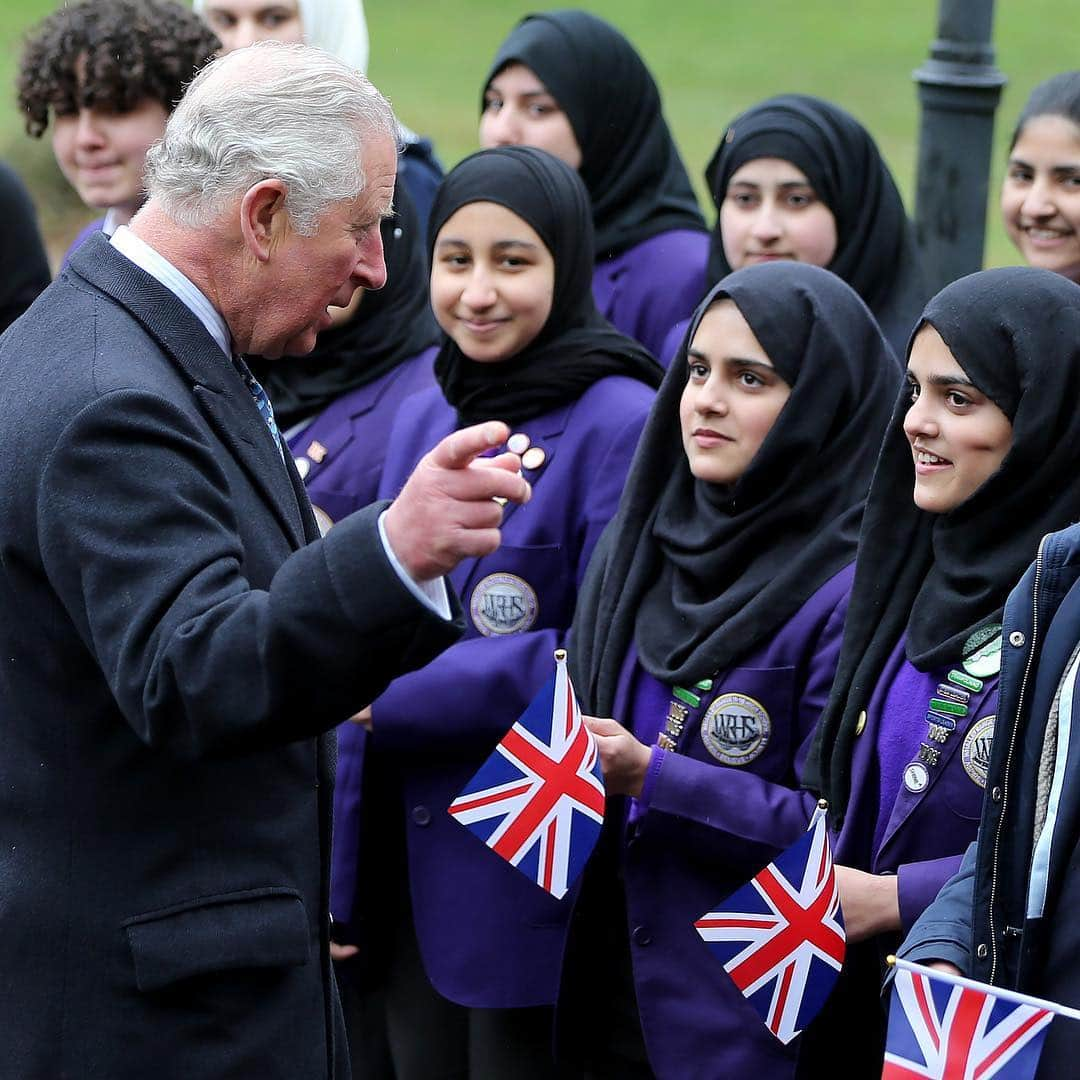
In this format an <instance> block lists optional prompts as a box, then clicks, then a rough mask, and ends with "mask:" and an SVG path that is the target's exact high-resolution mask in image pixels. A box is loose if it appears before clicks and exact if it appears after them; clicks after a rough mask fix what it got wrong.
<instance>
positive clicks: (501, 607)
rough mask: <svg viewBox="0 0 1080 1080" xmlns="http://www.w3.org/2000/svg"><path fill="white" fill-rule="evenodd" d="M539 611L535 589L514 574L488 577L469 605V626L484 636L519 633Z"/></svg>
mask: <svg viewBox="0 0 1080 1080" xmlns="http://www.w3.org/2000/svg"><path fill="white" fill-rule="evenodd" d="M539 610H540V605H539V604H538V603H537V600H536V590H535V589H534V588H533V587H532V586H531V585H530V584H529V583H528V582H527V581H526V580H525V579H524V578H519V577H518V576H517V575H516V574H488V576H487V577H486V578H484V579H483V581H481V582H480V583H479V584H478V585H477V586H476V588H475V589H473V594H472V600H471V601H470V603H469V611H470V612H471V614H472V621H473V625H474V626H475V627H476V629H477V630H479V631H480V633H481V634H483V635H484V636H485V637H498V636H499V635H501V634H520V633H521V632H522V631H523V630H528V629H529V627H530V626H532V624H533V623H534V622H536V616H537V614H538V612H539Z"/></svg>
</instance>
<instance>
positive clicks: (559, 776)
mask: <svg viewBox="0 0 1080 1080" xmlns="http://www.w3.org/2000/svg"><path fill="white" fill-rule="evenodd" d="M449 809H450V814H451V816H452V817H454V818H456V819H457V820H458V821H460V822H461V824H462V825H464V826H465V827H466V828H467V829H469V830H470V831H471V832H473V833H475V834H476V835H477V836H478V837H479V838H480V839H481V840H483V841H484V843H485V844H487V846H488V847H489V848H491V850H492V851H494V852H495V853H496V854H497V855H500V856H502V858H504V859H505V860H506V861H507V862H508V863H510V865H511V866H516V867H517V868H518V870H520V871H521V872H522V873H523V874H525V875H527V876H528V877H529V878H531V879H532V880H533V881H535V882H536V884H537V885H539V886H540V887H541V888H542V889H546V890H547V891H548V892H549V893H551V894H552V895H553V896H554V897H556V898H557V899H562V897H563V896H565V895H566V892H567V890H568V889H569V888H570V886H571V885H573V883H574V881H575V880H576V879H577V876H578V874H580V873H581V871H582V869H583V868H584V866H585V863H586V861H587V860H588V858H589V855H590V854H591V853H592V850H593V848H594V847H595V846H596V841H597V839H598V838H599V836H600V828H601V826H602V825H603V823H604V782H603V778H602V776H601V773H600V756H599V754H598V752H597V748H596V739H595V738H594V737H593V735H592V732H590V731H589V729H588V728H587V727H586V726H585V724H584V722H583V721H582V719H581V709H580V708H579V707H578V703H577V699H576V698H575V697H574V688H573V686H571V685H570V676H569V674H568V673H567V670H566V653H565V652H564V651H563V650H562V649H560V650H558V651H557V652H556V653H555V674H554V675H553V676H552V678H551V680H550V681H549V682H548V683H547V685H546V686H545V687H544V689H543V690H541V691H540V693H539V694H538V695H537V696H536V697H535V698H534V699H533V701H532V703H531V704H530V705H529V707H528V708H527V709H526V710H525V712H524V713H522V714H521V716H520V718H519V719H518V720H517V722H516V723H515V724H514V726H513V727H512V728H511V729H510V730H509V731H508V732H507V733H506V734H505V735H504V736H503V738H502V741H501V742H500V743H499V745H498V746H497V747H496V748H495V750H494V752H493V753H492V754H491V756H490V757H489V758H488V759H487V761H485V762H484V764H483V765H481V766H480V769H479V771H478V772H477V773H476V775H475V776H474V777H473V778H472V779H471V780H470V781H469V783H468V784H467V785H466V786H465V789H464V790H463V791H462V792H461V794H460V795H458V797H457V798H456V799H454V801H453V802H452V803H451V804H450V808H449Z"/></svg>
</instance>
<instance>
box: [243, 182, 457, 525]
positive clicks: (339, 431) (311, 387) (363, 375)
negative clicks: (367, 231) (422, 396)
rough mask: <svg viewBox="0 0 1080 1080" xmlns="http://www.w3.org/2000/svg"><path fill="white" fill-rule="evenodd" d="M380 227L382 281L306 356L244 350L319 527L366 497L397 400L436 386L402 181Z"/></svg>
mask: <svg viewBox="0 0 1080 1080" xmlns="http://www.w3.org/2000/svg"><path fill="white" fill-rule="evenodd" d="M380 228H381V230H382V240H383V250H384V252H385V259H386V285H385V286H384V287H383V288H381V289H379V290H377V291H376V292H365V291H364V290H358V291H357V293H356V295H355V296H354V298H353V303H352V304H351V305H350V308H349V309H341V313H340V314H339V315H338V318H337V322H336V324H335V325H334V326H333V327H331V328H330V329H329V330H325V331H323V332H322V333H321V334H319V337H318V340H317V341H316V343H315V348H314V349H313V350H312V352H311V353H310V354H308V355H307V356H299V357H286V358H284V359H281V360H273V361H269V360H262V359H260V358H259V357H251V358H249V363H250V366H251V369H252V371H253V373H254V374H255V377H256V378H257V379H258V380H259V382H260V383H261V384H262V386H263V388H264V389H265V390H266V393H267V396H268V397H269V398H270V401H271V403H272V404H273V406H274V415H275V418H276V419H277V422H278V425H279V426H280V428H281V430H282V431H283V432H284V433H285V436H286V438H287V440H288V443H289V448H290V450H291V451H292V453H293V454H294V455H295V460H296V467H297V469H298V470H299V472H300V475H301V477H303V480H304V484H305V486H306V487H307V492H308V497H309V498H310V499H311V502H312V505H313V507H314V509H315V514H316V516H317V517H318V519H319V522H320V524H321V525H322V527H323V529H324V531H325V529H327V528H329V526H330V525H332V524H333V523H334V522H335V521H339V520H340V519H341V518H343V517H345V516H346V515H347V514H351V513H352V512H353V511H354V510H359V509H360V508H361V507H364V506H368V505H369V504H370V503H372V502H374V501H375V496H376V495H377V494H378V490H379V479H380V476H381V474H382V465H383V460H384V459H385V457H386V438H387V436H388V435H389V433H390V427H391V425H392V424H393V422H394V416H395V415H396V414H397V410H398V408H399V407H400V405H401V403H402V402H403V401H404V400H405V399H406V398H407V397H409V395H410V394H414V393H416V391H418V390H423V389H427V388H429V387H432V386H434V385H435V376H434V371H433V364H434V359H435V352H436V343H437V342H438V340H439V329H438V327H437V326H436V325H435V321H434V319H432V317H431V310H430V308H429V307H428V300H427V259H426V255H425V252H424V241H423V236H422V235H421V232H420V226H419V223H418V222H417V219H416V211H415V210H414V208H413V205H412V202H411V200H410V199H409V195H408V193H407V192H406V191H405V189H404V188H403V187H402V186H401V184H398V185H397V187H396V188H395V190H394V214H393V216H392V217H388V218H386V219H385V220H384V221H383V222H382V225H381V226H380ZM350 309H352V310H350ZM335 310H337V309H335Z"/></svg>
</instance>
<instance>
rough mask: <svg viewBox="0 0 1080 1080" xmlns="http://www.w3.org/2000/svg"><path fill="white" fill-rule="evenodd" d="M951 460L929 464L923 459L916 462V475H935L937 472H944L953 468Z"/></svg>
mask: <svg viewBox="0 0 1080 1080" xmlns="http://www.w3.org/2000/svg"><path fill="white" fill-rule="evenodd" d="M951 468H952V462H951V461H943V462H942V463H941V464H940V465H927V464H924V463H923V462H921V461H916V462H915V475H916V476H933V475H935V474H936V473H939V472H943V471H944V470H945V469H951Z"/></svg>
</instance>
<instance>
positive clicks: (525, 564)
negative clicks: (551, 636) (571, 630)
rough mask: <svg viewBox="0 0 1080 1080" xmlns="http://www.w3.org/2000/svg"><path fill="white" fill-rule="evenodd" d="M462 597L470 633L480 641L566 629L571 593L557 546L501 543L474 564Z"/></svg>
mask: <svg viewBox="0 0 1080 1080" xmlns="http://www.w3.org/2000/svg"><path fill="white" fill-rule="evenodd" d="M462 595H463V596H467V597H468V601H467V610H468V612H469V618H470V620H471V622H472V628H473V629H474V630H475V631H476V632H478V633H480V634H483V635H484V636H485V637H504V636H506V635H509V634H523V633H525V632H526V631H527V630H533V629H536V630H541V629H544V628H547V627H556V628H559V629H562V628H564V627H568V626H569V625H570V619H571V617H572V616H573V613H574V602H575V599H576V589H575V586H574V574H573V571H572V569H571V568H570V567H568V566H567V564H566V551H565V549H564V548H563V547H562V545H560V544H532V545H528V546H523V545H514V544H502V545H501V546H500V547H499V550H498V551H497V552H495V554H494V555H488V556H487V557H485V558H484V559H482V560H480V562H478V563H477V564H476V566H475V568H474V569H473V571H472V573H471V574H470V575H469V580H468V583H467V585H466V588H465V590H464V592H463V593H462Z"/></svg>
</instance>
